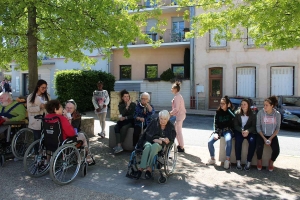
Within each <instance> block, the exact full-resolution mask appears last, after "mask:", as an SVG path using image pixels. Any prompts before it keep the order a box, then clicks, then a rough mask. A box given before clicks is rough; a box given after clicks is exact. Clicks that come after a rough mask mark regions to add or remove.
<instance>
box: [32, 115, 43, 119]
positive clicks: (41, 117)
mask: <svg viewBox="0 0 300 200" xmlns="http://www.w3.org/2000/svg"><path fill="white" fill-rule="evenodd" d="M34 119H44V116H43V115H36V116H34Z"/></svg>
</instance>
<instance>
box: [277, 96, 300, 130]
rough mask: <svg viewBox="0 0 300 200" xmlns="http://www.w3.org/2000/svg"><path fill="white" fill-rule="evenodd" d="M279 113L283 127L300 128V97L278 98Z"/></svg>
mask: <svg viewBox="0 0 300 200" xmlns="http://www.w3.org/2000/svg"><path fill="white" fill-rule="evenodd" d="M278 111H279V112H280V114H281V124H282V125H286V126H292V127H300V97H297V96H278Z"/></svg>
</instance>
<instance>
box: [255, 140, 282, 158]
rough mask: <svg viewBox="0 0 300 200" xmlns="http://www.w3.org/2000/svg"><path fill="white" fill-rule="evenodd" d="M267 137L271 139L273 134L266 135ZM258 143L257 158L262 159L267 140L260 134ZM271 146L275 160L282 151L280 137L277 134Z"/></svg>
mask: <svg viewBox="0 0 300 200" xmlns="http://www.w3.org/2000/svg"><path fill="white" fill-rule="evenodd" d="M265 137H266V138H267V139H269V138H270V137H271V136H265ZM256 143H257V150H256V154H257V160H261V159H262V155H263V151H264V145H265V141H264V139H263V138H262V137H261V136H260V135H258V136H257V141H256ZM271 148H272V156H271V160H272V161H275V160H276V158H277V157H278V155H279V152H280V148H279V142H278V137H277V136H275V137H274V138H273V139H272V143H271Z"/></svg>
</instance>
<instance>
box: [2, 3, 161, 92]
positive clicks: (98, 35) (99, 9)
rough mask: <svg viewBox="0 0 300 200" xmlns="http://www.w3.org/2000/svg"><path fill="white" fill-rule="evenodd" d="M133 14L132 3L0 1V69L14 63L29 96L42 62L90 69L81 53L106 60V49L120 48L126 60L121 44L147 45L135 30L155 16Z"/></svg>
mask: <svg viewBox="0 0 300 200" xmlns="http://www.w3.org/2000/svg"><path fill="white" fill-rule="evenodd" d="M139 9H140V7H139V6H138V3H137V2H136V1H135V0H126V1H125V0H120V1H111V0H93V1H91V0H63V1H59V0H23V1H21V0H1V1H0V34H1V36H2V42H1V43H0V55H1V61H0V67H2V68H4V67H7V65H8V64H9V63H11V62H12V61H14V62H16V63H17V64H18V66H17V68H18V69H22V70H25V69H28V72H29V91H30V92H32V91H33V89H34V87H35V84H36V82H37V79H38V66H39V65H40V64H41V58H42V57H44V56H47V57H52V58H53V57H65V58H67V59H72V60H74V61H78V62H82V63H83V64H93V63H94V61H93V60H92V59H89V58H88V57H87V56H86V55H84V54H83V53H82V50H90V51H93V50H95V49H101V51H102V52H101V53H104V54H106V55H109V53H110V48H111V47H112V46H116V47H119V46H124V55H125V56H129V53H128V48H127V44H128V43H130V42H132V41H134V40H135V38H137V37H139V38H140V39H143V40H146V41H151V39H150V38H149V37H148V36H147V35H146V34H143V33H142V32H141V27H142V26H145V25H146V21H147V19H148V18H158V16H159V14H160V9H154V10H153V11H151V12H150V11H143V12H139V11H140V10H139ZM129 10H131V12H129ZM132 11H135V12H132Z"/></svg>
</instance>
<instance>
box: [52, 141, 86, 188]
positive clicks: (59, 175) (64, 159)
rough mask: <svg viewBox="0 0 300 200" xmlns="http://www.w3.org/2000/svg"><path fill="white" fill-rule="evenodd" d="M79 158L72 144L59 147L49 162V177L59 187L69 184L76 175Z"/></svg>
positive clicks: (79, 162) (78, 167)
mask: <svg viewBox="0 0 300 200" xmlns="http://www.w3.org/2000/svg"><path fill="white" fill-rule="evenodd" d="M80 164H81V157H80V153H79V151H78V149H77V148H76V147H75V146H74V144H65V145H63V146H61V147H59V148H58V149H57V150H56V151H55V152H54V154H53V156H52V158H51V161H50V176H51V178H52V180H53V181H54V182H55V183H56V184H59V185H65V184H68V183H70V182H71V181H72V180H73V179H74V178H75V177H76V175H77V174H78V171H79V169H80Z"/></svg>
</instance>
